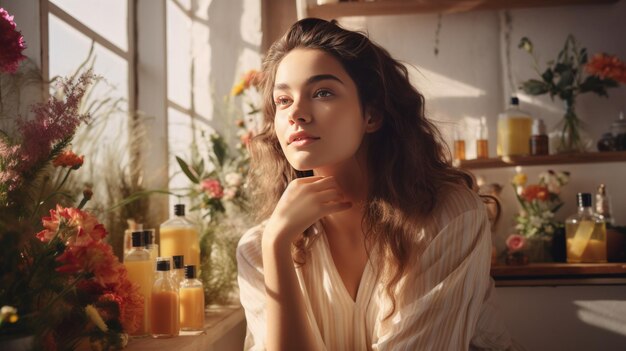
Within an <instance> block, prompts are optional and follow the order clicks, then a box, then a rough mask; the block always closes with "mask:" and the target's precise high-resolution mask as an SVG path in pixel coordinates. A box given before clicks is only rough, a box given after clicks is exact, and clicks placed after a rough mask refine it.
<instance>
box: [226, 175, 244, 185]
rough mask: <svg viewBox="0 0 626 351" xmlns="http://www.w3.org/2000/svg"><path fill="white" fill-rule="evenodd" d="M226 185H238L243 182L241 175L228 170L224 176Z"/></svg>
mask: <svg viewBox="0 0 626 351" xmlns="http://www.w3.org/2000/svg"><path fill="white" fill-rule="evenodd" d="M224 180H225V181H226V185H228V186H232V187H238V186H240V185H241V183H242V182H243V177H242V176H241V174H239V173H235V172H230V173H228V174H227V175H226V176H225V177H224Z"/></svg>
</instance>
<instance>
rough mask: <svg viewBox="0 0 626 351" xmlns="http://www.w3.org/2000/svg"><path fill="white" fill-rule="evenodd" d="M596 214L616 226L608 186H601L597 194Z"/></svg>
mask: <svg viewBox="0 0 626 351" xmlns="http://www.w3.org/2000/svg"><path fill="white" fill-rule="evenodd" d="M596 213H598V214H599V215H602V217H604V221H605V222H606V223H607V224H611V225H613V224H615V220H614V218H613V209H612V205H611V196H610V195H609V194H607V192H606V186H605V185H604V184H600V186H599V187H598V191H597V192H596Z"/></svg>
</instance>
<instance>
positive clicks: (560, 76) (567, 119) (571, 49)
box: [519, 35, 626, 153]
mask: <svg viewBox="0 0 626 351" xmlns="http://www.w3.org/2000/svg"><path fill="white" fill-rule="evenodd" d="M519 48H521V49H523V50H525V51H526V52H528V53H529V54H531V55H532V56H533V59H534V63H535V71H536V72H537V74H538V75H539V76H540V77H541V79H529V80H527V81H525V82H523V83H522V86H521V88H522V89H523V90H524V92H525V93H527V94H530V95H543V94H549V95H550V98H552V99H554V97H555V96H557V97H559V98H560V99H561V100H562V101H563V102H564V103H565V115H564V118H563V120H562V121H561V122H560V123H559V124H558V125H557V131H556V132H557V133H556V134H558V138H559V139H558V143H557V145H556V151H557V152H558V153H570V152H584V151H587V149H588V148H589V146H590V144H591V140H590V139H588V138H586V137H585V136H584V135H583V133H584V129H583V128H582V127H583V124H582V122H581V120H580V119H579V118H578V115H577V114H576V109H575V105H576V98H577V97H578V95H579V94H583V93H586V92H593V93H595V94H597V95H600V96H604V97H608V93H607V89H608V88H613V87H617V86H618V84H619V83H626V64H625V63H624V62H622V61H621V60H619V59H618V58H617V57H615V56H612V55H608V54H604V53H599V54H596V55H595V56H593V58H592V59H591V60H588V55H587V49H585V48H581V47H579V45H578V42H577V41H576V39H575V38H574V37H573V36H572V35H569V36H568V37H567V39H566V40H565V45H564V46H563V49H562V50H561V52H559V54H558V56H557V59H556V60H552V61H550V62H548V67H547V68H546V69H545V70H542V69H540V68H539V63H538V59H537V57H536V56H535V54H534V52H533V44H532V42H531V41H530V39H528V38H526V37H523V38H522V39H521V40H520V43H519Z"/></svg>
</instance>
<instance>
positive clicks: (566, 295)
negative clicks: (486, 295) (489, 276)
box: [497, 286, 626, 351]
mask: <svg viewBox="0 0 626 351" xmlns="http://www.w3.org/2000/svg"><path fill="white" fill-rule="evenodd" d="M497 291H498V293H497V294H498V300H499V305H500V311H501V314H502V317H503V319H504V321H505V324H506V325H507V327H508V329H509V331H510V332H511V334H512V335H513V336H514V337H515V338H516V339H517V340H518V341H519V342H520V343H521V344H522V345H524V347H526V348H527V349H528V350H570V351H577V350H580V351H582V350H603V351H611V350H616V351H617V350H624V345H626V317H624V316H626V301H624V296H625V294H626V287H624V286H602V287H599V286H576V287H566V286H563V287H558V288H553V287H525V288H498V289H497Z"/></svg>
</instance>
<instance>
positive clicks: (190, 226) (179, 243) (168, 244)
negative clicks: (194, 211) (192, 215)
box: [159, 204, 200, 267]
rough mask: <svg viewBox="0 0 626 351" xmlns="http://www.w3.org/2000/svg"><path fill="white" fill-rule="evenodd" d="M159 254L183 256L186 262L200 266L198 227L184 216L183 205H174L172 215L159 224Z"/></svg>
mask: <svg viewBox="0 0 626 351" xmlns="http://www.w3.org/2000/svg"><path fill="white" fill-rule="evenodd" d="M159 235H160V239H161V247H160V249H161V256H164V257H173V256H178V255H183V256H185V262H186V263H187V264H192V265H195V266H196V267H200V236H199V231H198V227H197V226H196V225H195V224H194V223H193V222H192V221H190V220H189V219H187V218H186V217H185V205H183V204H176V205H174V217H173V218H171V219H169V220H167V221H166V222H164V223H163V224H161V227H160V230H159Z"/></svg>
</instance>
